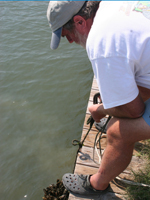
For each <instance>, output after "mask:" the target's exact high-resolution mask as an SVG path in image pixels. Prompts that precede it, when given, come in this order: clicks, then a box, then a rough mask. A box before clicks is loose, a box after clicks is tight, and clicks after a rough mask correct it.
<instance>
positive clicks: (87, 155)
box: [69, 78, 142, 200]
mask: <svg viewBox="0 0 150 200" xmlns="http://www.w3.org/2000/svg"><path fill="white" fill-rule="evenodd" d="M98 92H99V89H98V86H97V83H96V79H95V78H93V83H92V87H91V92H90V97H89V101H88V105H87V110H86V115H85V120H84V124H83V130H82V135H81V141H82V140H83V138H84V137H85V135H86V133H87V131H88V129H89V125H87V119H88V118H89V117H90V113H89V111H88V106H89V105H91V104H93V96H94V95H95V94H96V93H98ZM97 133H98V130H97V129H96V128H95V126H94V125H93V127H92V129H91V131H90V133H89V134H88V136H87V138H86V139H85V141H84V146H82V148H81V149H80V152H79V153H78V155H77V159H76V161H75V169H74V173H75V174H95V173H96V172H97V171H98V168H99V164H97V163H95V162H94V161H93V146H94V140H95V136H96V134H97ZM106 135H107V134H106ZM106 144H107V137H106V138H103V139H102V140H101V148H102V151H104V150H105V147H106ZM138 146H140V142H139V143H138V144H137V145H135V149H134V153H133V156H132V161H131V163H130V165H129V166H128V167H127V168H126V169H125V170H124V171H123V172H122V173H121V174H120V175H119V178H121V180H118V179H115V180H113V181H112V182H111V183H110V186H111V188H110V190H109V191H108V192H107V193H106V194H105V195H99V196H94V197H93V196H88V197H87V196H86V197H83V196H82V197H81V196H80V195H73V194H71V193H70V194H69V200H75V199H76V200H83V199H84V200H89V199H91V200H125V199H126V195H127V194H126V192H125V188H126V184H125V183H124V182H123V180H129V181H132V180H133V175H132V170H137V169H140V168H141V166H142V160H141V158H139V157H138V156H136V155H137V152H138ZM94 152H95V151H94ZM94 160H95V161H96V162H99V157H98V155H97V154H96V152H95V153H94Z"/></svg>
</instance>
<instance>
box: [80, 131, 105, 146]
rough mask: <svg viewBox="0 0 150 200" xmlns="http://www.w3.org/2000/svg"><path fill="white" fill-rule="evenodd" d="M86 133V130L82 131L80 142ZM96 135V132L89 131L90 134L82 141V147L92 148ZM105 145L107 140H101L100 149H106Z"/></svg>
mask: <svg viewBox="0 0 150 200" xmlns="http://www.w3.org/2000/svg"><path fill="white" fill-rule="evenodd" d="M86 133H87V129H83V132H82V136H81V141H82V140H83V139H84V137H85V135H86ZM96 134H97V131H94V130H91V131H90V133H89V134H88V136H87V138H86V139H85V141H84V145H85V146H88V147H93V146H94V141H95V136H96ZM106 144H107V139H106V138H103V139H101V148H102V149H104V148H105V147H106Z"/></svg>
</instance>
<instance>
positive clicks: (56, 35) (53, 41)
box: [50, 27, 62, 49]
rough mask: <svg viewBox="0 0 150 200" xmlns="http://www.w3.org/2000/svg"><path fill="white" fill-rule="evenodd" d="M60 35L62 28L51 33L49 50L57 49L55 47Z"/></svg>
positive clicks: (57, 44)
mask: <svg viewBox="0 0 150 200" xmlns="http://www.w3.org/2000/svg"><path fill="white" fill-rule="evenodd" d="M61 33H62V27H61V28H59V29H57V30H56V31H54V32H53V33H52V38H51V45H50V47H51V49H57V47H58V46H59V43H60V39H61Z"/></svg>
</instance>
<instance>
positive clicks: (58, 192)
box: [43, 179, 69, 200]
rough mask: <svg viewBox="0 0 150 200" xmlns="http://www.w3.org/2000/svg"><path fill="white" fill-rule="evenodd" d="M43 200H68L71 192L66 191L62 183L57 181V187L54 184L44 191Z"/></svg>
mask: <svg viewBox="0 0 150 200" xmlns="http://www.w3.org/2000/svg"><path fill="white" fill-rule="evenodd" d="M43 191H44V197H43V200H67V199H68V196H69V192H68V191H67V190H66V189H65V187H64V185H63V183H62V181H60V180H59V179H57V183H56V185H54V184H52V185H50V186H48V187H47V188H46V189H43Z"/></svg>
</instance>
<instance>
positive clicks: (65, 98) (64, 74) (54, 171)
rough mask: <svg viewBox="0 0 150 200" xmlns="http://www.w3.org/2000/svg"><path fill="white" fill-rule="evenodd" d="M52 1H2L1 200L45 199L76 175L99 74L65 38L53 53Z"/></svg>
mask: <svg viewBox="0 0 150 200" xmlns="http://www.w3.org/2000/svg"><path fill="white" fill-rule="evenodd" d="M47 6H48V2H0V200H24V199H25V200H26V199H27V200H38V199H39V200H40V199H42V196H43V195H44V193H43V188H45V187H47V186H48V185H49V184H51V183H55V182H56V179H57V178H61V177H62V175H63V174H64V173H66V172H72V169H73V163H74V159H75V154H76V148H75V147H73V146H72V144H71V141H72V140H73V139H80V136H81V130H82V125H83V121H84V115H85V110H86V106H87V101H88V97H89V92H90V87H91V83H92V77H93V72H92V69H91V65H90V63H89V61H88V58H87V55H86V52H85V50H84V49H82V48H81V47H80V46H78V45H76V44H68V43H67V41H66V40H65V39H62V41H61V45H60V47H59V49H58V50H55V51H52V50H50V47H49V45H50V37H51V30H50V28H49V25H48V22H47V18H46V11H47Z"/></svg>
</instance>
